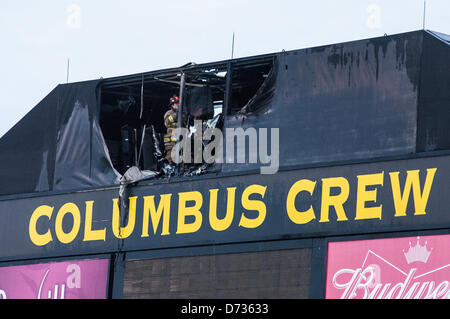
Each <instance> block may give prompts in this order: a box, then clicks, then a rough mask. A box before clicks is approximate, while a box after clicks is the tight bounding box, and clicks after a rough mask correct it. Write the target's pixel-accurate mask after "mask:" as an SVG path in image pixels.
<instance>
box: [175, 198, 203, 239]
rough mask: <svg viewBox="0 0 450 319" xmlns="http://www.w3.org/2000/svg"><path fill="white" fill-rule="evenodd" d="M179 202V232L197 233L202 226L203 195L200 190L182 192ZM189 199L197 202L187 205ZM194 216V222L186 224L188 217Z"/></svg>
mask: <svg viewBox="0 0 450 319" xmlns="http://www.w3.org/2000/svg"><path fill="white" fill-rule="evenodd" d="M178 195H179V202H178V230H177V234H187V233H195V232H196V231H198V230H199V229H200V227H201V226H202V221H203V216H202V213H201V212H200V208H201V207H202V205H203V197H202V194H201V193H200V192H188V193H180V194H178ZM189 201H193V202H195V204H194V206H192V207H186V203H187V202H189ZM187 216H193V217H194V222H193V223H191V224H186V217H187Z"/></svg>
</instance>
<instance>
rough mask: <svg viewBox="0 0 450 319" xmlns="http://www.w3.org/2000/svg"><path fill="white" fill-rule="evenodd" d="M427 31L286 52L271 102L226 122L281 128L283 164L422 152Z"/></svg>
mask: <svg viewBox="0 0 450 319" xmlns="http://www.w3.org/2000/svg"><path fill="white" fill-rule="evenodd" d="M422 36H423V33H422V32H412V33H406V34H401V35H396V36H386V37H382V38H376V39H370V40H363V41H356V42H349V43H344V44H337V45H331V46H323V47H319V48H313V49H305V50H299V51H294V52H286V53H281V54H279V55H278V78H277V83H276V84H275V86H276V89H275V95H274V97H273V100H272V102H271V103H270V105H269V106H268V107H267V108H265V109H264V111H262V112H259V113H257V114H249V115H248V116H246V117H242V116H236V117H235V118H232V119H229V120H228V121H227V123H226V125H227V127H236V128H237V127H243V128H244V129H246V128H249V127H255V128H264V127H266V128H271V127H278V128H280V164H281V166H289V165H305V164H311V163H322V162H332V161H340V160H357V159H365V158H376V157H381V156H390V155H398V154H410V153H414V152H415V148H416V144H415V142H416V129H417V100H418V95H419V90H418V84H419V76H420V57H421V53H422ZM238 152H245V150H238ZM247 152H248V151H247ZM242 166H243V165H234V164H233V165H225V166H224V169H225V170H229V171H239V170H242V169H243V167H242ZM244 166H249V165H244Z"/></svg>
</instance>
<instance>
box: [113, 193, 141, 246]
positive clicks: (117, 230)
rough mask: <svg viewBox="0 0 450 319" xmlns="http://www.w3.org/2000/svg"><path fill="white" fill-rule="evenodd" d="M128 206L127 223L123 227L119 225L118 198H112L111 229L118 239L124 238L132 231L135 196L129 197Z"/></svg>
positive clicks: (134, 220) (134, 215) (134, 214)
mask: <svg viewBox="0 0 450 319" xmlns="http://www.w3.org/2000/svg"><path fill="white" fill-rule="evenodd" d="M129 200H130V207H129V211H128V223H127V226H125V227H120V208H119V199H118V198H114V199H113V218H112V230H113V233H114V236H116V238H118V239H125V238H128V237H130V235H131V234H132V233H133V230H134V226H135V224H136V201H137V197H130V199H129Z"/></svg>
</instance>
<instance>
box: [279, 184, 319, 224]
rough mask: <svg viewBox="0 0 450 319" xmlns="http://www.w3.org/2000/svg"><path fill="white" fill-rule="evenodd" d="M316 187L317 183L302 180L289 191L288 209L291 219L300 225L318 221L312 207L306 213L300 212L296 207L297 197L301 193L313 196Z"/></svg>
mask: <svg viewBox="0 0 450 319" xmlns="http://www.w3.org/2000/svg"><path fill="white" fill-rule="evenodd" d="M315 187H316V182H313V181H310V180H307V179H302V180H300V181H298V182H297V183H295V184H294V185H293V186H292V187H291V189H290V190H289V193H288V197H287V203H286V209H287V213H288V216H289V218H290V219H291V220H292V221H293V222H294V223H296V224H298V225H304V224H307V223H309V222H310V221H312V220H314V219H316V215H315V214H314V209H313V207H312V205H311V207H310V208H309V209H308V210H307V211H305V212H299V211H298V210H297V208H296V207H295V199H296V198H297V195H298V194H299V193H301V192H308V193H309V194H311V195H312V194H313V192H314V189H315Z"/></svg>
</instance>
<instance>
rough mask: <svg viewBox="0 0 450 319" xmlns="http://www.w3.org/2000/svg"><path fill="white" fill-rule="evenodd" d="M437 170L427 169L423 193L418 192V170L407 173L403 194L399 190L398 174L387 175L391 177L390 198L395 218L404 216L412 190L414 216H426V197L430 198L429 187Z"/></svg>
mask: <svg viewBox="0 0 450 319" xmlns="http://www.w3.org/2000/svg"><path fill="white" fill-rule="evenodd" d="M436 171H437V168H430V169H427V177H426V179H425V185H424V188H423V192H421V190H420V178H419V172H420V171H419V170H414V171H408V172H407V176H406V182H405V188H404V189H403V194H402V193H401V190H400V181H399V174H400V173H399V172H393V173H389V175H390V177H391V185H392V196H393V199H394V205H395V217H401V216H406V208H407V206H408V200H409V196H410V193H411V188H412V190H413V196H414V208H415V212H414V215H426V207H427V203H428V197H429V196H430V191H431V186H432V184H433V179H434V175H435V173H436Z"/></svg>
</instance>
